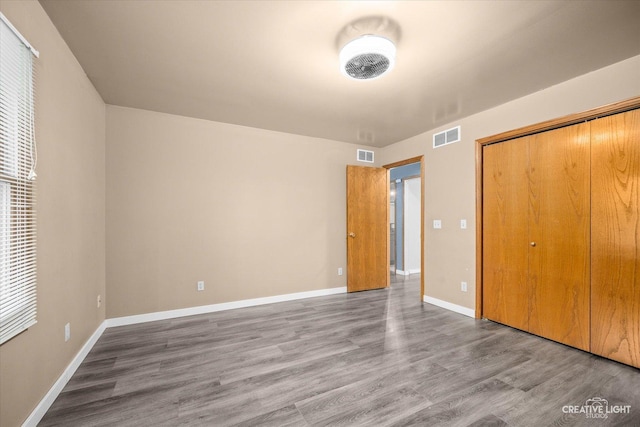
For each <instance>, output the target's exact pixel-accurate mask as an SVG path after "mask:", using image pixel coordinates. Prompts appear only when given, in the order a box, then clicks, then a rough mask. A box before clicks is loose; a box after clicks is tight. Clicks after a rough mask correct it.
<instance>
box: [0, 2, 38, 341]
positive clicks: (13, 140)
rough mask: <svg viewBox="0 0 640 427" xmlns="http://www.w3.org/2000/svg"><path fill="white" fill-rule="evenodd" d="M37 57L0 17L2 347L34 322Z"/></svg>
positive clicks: (0, 309)
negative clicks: (34, 69)
mask: <svg viewBox="0 0 640 427" xmlns="http://www.w3.org/2000/svg"><path fill="white" fill-rule="evenodd" d="M37 54H38V53H37V51H36V50H35V49H33V48H32V47H31V46H30V45H29V43H27V42H26V40H25V39H24V38H23V37H22V36H21V35H20V33H18V32H17V30H16V29H15V28H14V27H13V26H12V25H11V24H10V23H9V21H8V20H7V19H6V18H5V16H4V15H2V14H1V13H0V344H3V343H4V342H6V341H7V340H9V339H11V338H12V337H14V336H16V335H17V334H19V333H20V332H22V331H24V330H25V329H27V328H29V327H30V326H32V325H34V324H35V323H36V216H35V202H36V200H35V177H36V174H35V167H36V160H37V153H36V145H35V129H34V71H33V57H34V56H37Z"/></svg>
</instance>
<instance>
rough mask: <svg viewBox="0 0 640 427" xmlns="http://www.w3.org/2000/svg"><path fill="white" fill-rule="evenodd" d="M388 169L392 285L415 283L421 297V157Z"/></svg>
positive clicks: (422, 219) (421, 297) (422, 207)
mask: <svg viewBox="0 0 640 427" xmlns="http://www.w3.org/2000/svg"><path fill="white" fill-rule="evenodd" d="M384 167H385V168H386V169H388V170H389V191H390V193H389V204H390V206H389V243H390V244H389V252H390V253H389V270H390V276H391V283H392V284H394V283H395V284H399V285H401V284H403V283H406V282H411V283H419V286H420V301H423V295H424V279H423V278H424V272H423V271H422V269H423V266H424V254H423V252H424V232H423V227H424V190H423V159H422V156H420V157H414V158H411V159H407V160H404V161H401V162H396V163H392V164H389V165H385V166H384Z"/></svg>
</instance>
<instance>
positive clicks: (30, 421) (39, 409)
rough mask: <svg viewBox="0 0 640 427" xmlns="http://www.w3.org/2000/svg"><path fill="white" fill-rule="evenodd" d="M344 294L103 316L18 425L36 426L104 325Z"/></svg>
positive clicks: (319, 292) (312, 294) (322, 293)
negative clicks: (102, 319) (133, 314)
mask: <svg viewBox="0 0 640 427" xmlns="http://www.w3.org/2000/svg"><path fill="white" fill-rule="evenodd" d="M344 293H347V287H346V286H343V287H340V288H329V289H319V290H317V291H308V292H297V293H294V294H285V295H276V296H273V297H264V298H254V299H247V300H242V301H232V302H225V303H222V304H212V305H203V306H199V307H191V308H183V309H179V310H168V311H160V312H156V313H147V314H140V315H136V316H126V317H116V318H113V319H106V320H105V321H104V322H102V323H101V324H100V326H98V329H96V331H95V332H94V333H93V335H91V337H90V338H89V340H87V342H86V343H85V344H84V345H83V346H82V348H81V349H80V351H79V352H78V354H76V356H75V357H74V358H73V360H72V361H71V363H69V365H68V366H67V368H66V369H65V370H64V371H63V372H62V375H60V377H59V378H58V380H57V381H56V382H55V384H54V385H53V386H52V387H51V389H50V390H49V391H48V392H47V394H46V395H45V396H44V397H43V398H42V400H41V401H40V403H38V406H36V408H35V409H34V410H33V412H31V414H30V415H29V417H28V418H27V419H26V420H25V422H24V423H23V424H22V427H36V426H37V425H38V423H39V422H40V421H41V420H42V417H44V415H45V414H46V413H47V411H48V410H49V408H50V407H51V405H52V404H53V402H54V401H55V400H56V398H57V397H58V395H59V394H60V392H62V389H63V388H64V386H65V385H66V384H67V382H69V379H70V378H71V377H72V376H73V374H74V373H75V372H76V370H77V369H78V366H80V364H81V363H82V361H83V360H84V358H85V357H87V354H89V351H91V349H92V348H93V346H94V345H95V344H96V342H97V341H98V339H99V338H100V336H102V333H103V332H104V331H105V329H106V328H111V327H114V326H124V325H133V324H136V323H144V322H152V321H154V320H164V319H173V318H176V317H183V316H193V315H195V314H205V313H213V312H216V311H223V310H233V309H235V308H244V307H253V306H257V305H264V304H273V303H275V302H284V301H294V300H298V299H304V298H312V297H321V296H327V295H335V294H344Z"/></svg>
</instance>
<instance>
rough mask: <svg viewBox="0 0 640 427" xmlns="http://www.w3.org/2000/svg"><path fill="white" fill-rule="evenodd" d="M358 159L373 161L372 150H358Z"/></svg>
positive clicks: (367, 161) (360, 160)
mask: <svg viewBox="0 0 640 427" xmlns="http://www.w3.org/2000/svg"><path fill="white" fill-rule="evenodd" d="M358 161H359V162H366V163H373V151H368V150H358Z"/></svg>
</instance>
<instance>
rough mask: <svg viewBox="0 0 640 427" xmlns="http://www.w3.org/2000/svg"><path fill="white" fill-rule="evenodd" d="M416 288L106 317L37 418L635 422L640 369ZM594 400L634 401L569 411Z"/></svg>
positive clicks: (105, 422) (61, 422)
mask: <svg viewBox="0 0 640 427" xmlns="http://www.w3.org/2000/svg"><path fill="white" fill-rule="evenodd" d="M418 294H419V282H418V280H417V279H409V280H405V281H401V280H400V281H397V282H396V283H393V285H392V287H391V288H390V289H386V290H377V291H368V292H360V293H356V294H342V295H333V296H328V297H319V298H311V299H306V300H299V301H294V302H286V303H278V304H271V305H264V306H260V307H252V308H244V309H238V310H232V311H225V312H218V313H212V314H207V315H199V316H192V317H185V318H180V319H174V320H166V321H158V322H152V323H145V324H140V325H133V326H124V327H118V328H110V329H107V330H106V331H105V332H104V334H103V336H102V337H101V338H100V340H99V341H98V342H97V344H96V345H95V347H94V348H93V349H92V351H91V352H90V354H89V355H88V356H87V358H86V360H85V361H84V362H83V363H82V365H81V366H80V367H79V368H78V370H77V371H76V373H75V375H74V376H73V377H72V378H71V380H70V381H69V383H68V384H67V386H66V387H65V388H64V390H63V392H62V393H61V394H60V396H59V397H58V399H57V400H56V401H55V403H54V404H53V405H52V407H51V408H50V410H49V412H48V413H47V414H46V415H45V417H44V418H43V420H42V422H41V423H40V425H41V426H138V427H140V426H230V425H242V426H405V425H420V426H536V427H537V426H547V425H549V426H551V425H553V426H640V370H638V369H635V368H632V367H629V366H625V365H622V364H618V363H616V362H612V361H608V360H606V359H602V358H599V357H597V356H593V355H591V354H588V353H585V352H582V351H579V350H575V349H572V348H569V347H566V346H563V345H561V344H557V343H554V342H551V341H547V340H545V339H542V338H538V337H536V336H533V335H529V334H527V333H524V332H520V331H517V330H514V329H511V328H508V327H505V326H502V325H498V324H496V323H492V322H489V321H482V320H474V319H471V318H468V317H465V316H462V315H459V314H456V313H453V312H450V311H447V310H444V309H441V308H438V307H435V306H432V305H429V304H421V303H420V302H419V297H418ZM594 398H602V399H606V400H607V401H608V406H607V407H608V408H609V409H611V408H619V409H618V410H621V411H628V412H629V413H617V414H616V413H611V414H608V418H606V419H592V418H587V417H586V415H585V414H584V413H578V414H570V413H565V412H566V411H568V409H567V408H566V407H569V406H571V407H574V410H579V409H580V408H582V407H583V406H584V405H586V404H587V401H588V400H590V399H594ZM600 402H601V403H602V404H604V403H603V402H602V401H600ZM589 403H592V401H590V402H589ZM563 407H565V409H564V411H563ZM626 407H629V409H628V410H626V409H624V408H626Z"/></svg>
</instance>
